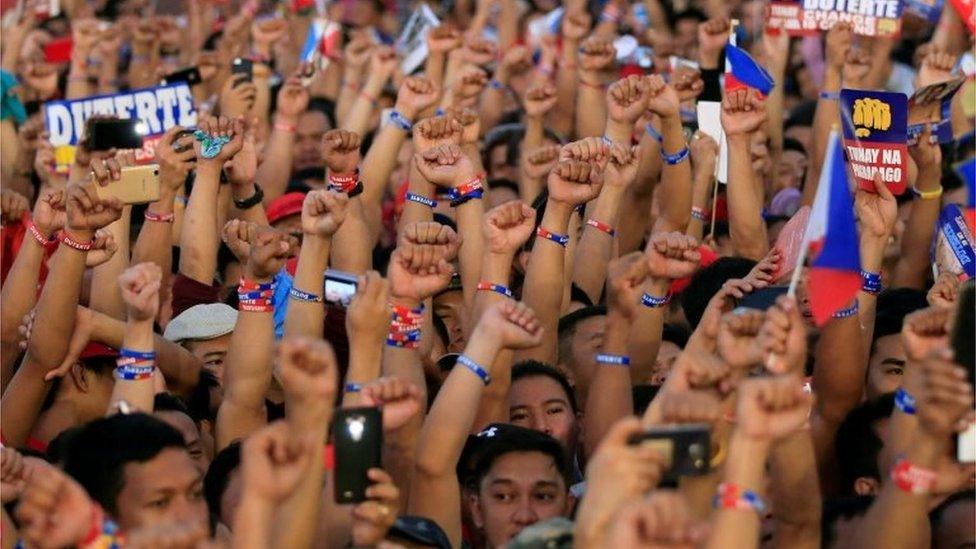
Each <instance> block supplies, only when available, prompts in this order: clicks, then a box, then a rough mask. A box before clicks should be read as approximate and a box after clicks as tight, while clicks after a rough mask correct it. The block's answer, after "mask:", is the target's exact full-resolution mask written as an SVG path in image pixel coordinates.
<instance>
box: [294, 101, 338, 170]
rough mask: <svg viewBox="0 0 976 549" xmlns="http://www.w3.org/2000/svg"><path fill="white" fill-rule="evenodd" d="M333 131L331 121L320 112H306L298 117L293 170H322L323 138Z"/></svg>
mask: <svg viewBox="0 0 976 549" xmlns="http://www.w3.org/2000/svg"><path fill="white" fill-rule="evenodd" d="M330 129H332V128H331V127H330V126H329V120H328V118H326V117H325V115H324V114H322V113H321V112H319V111H305V112H304V113H302V115H301V116H299V117H298V123H297V124H296V125H295V144H294V147H293V149H292V150H294V151H295V158H294V160H293V161H292V170H293V171H296V172H297V171H300V170H305V169H308V168H321V167H323V166H324V164H323V162H322V136H324V135H325V132H327V131H329V130H330Z"/></svg>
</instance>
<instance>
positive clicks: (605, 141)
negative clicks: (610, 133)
mask: <svg viewBox="0 0 976 549" xmlns="http://www.w3.org/2000/svg"><path fill="white" fill-rule="evenodd" d="M600 140H601V141H603V144H604V145H606V146H608V147H612V146H613V139H610V138H609V137H607V136H606V135H604V136H603V137H601V138H600Z"/></svg>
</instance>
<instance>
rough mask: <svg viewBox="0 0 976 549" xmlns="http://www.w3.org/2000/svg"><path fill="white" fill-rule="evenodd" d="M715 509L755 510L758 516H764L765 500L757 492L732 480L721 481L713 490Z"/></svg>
mask: <svg viewBox="0 0 976 549" xmlns="http://www.w3.org/2000/svg"><path fill="white" fill-rule="evenodd" d="M712 506H713V507H714V508H715V509H731V510H735V511H755V512H756V513H757V514H758V515H759V516H760V517H765V516H766V502H764V501H763V499H762V498H761V497H759V494H757V493H756V492H753V491H752V490H746V489H744V488H742V487H741V486H739V485H738V484H736V483H734V482H723V483H722V484H719V485H718V489H717V490H716V491H715V498H714V499H712Z"/></svg>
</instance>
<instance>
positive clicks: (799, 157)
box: [776, 150, 807, 190]
mask: <svg viewBox="0 0 976 549" xmlns="http://www.w3.org/2000/svg"><path fill="white" fill-rule="evenodd" d="M806 170H807V157H806V155H805V154H803V153H801V152H800V151H794V150H789V151H783V152H782V153H781V154H780V157H779V165H778V166H776V190H781V189H786V188H789V187H793V188H797V189H799V188H800V187H801V186H802V185H803V174H805V173H806Z"/></svg>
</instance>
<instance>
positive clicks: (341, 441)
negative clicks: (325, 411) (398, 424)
mask: <svg viewBox="0 0 976 549" xmlns="http://www.w3.org/2000/svg"><path fill="white" fill-rule="evenodd" d="M332 437H333V438H332V441H333V442H332V444H333V449H334V455H335V475H334V476H335V479H334V483H335V501H336V503H360V502H363V501H366V488H368V487H369V485H370V481H369V478H368V477H367V476H366V472H367V471H369V470H370V468H373V467H382V462H381V457H382V456H381V452H382V448H383V414H382V412H381V411H380V409H379V408H376V407H367V408H341V409H339V410H337V411H336V413H335V417H334V418H333V420H332Z"/></svg>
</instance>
